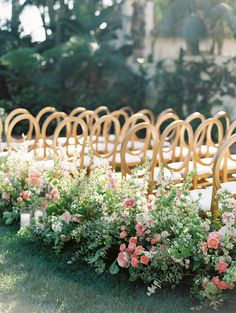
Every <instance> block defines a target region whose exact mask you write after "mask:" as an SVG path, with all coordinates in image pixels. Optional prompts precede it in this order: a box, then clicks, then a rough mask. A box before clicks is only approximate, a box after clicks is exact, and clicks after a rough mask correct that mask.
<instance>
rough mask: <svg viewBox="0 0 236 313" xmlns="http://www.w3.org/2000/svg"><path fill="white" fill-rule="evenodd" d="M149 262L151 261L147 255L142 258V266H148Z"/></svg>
mask: <svg viewBox="0 0 236 313" xmlns="http://www.w3.org/2000/svg"><path fill="white" fill-rule="evenodd" d="M149 261H150V259H149V257H148V256H147V255H142V256H141V259H140V262H141V263H142V264H144V265H148V263H149Z"/></svg>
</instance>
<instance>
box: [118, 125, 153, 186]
mask: <svg viewBox="0 0 236 313" xmlns="http://www.w3.org/2000/svg"><path fill="white" fill-rule="evenodd" d="M140 131H141V132H143V131H146V136H145V142H144V145H143V149H139V150H138V151H137V150H136V149H135V150H134V151H133V150H132V147H131V148H130V144H129V143H130V141H132V138H133V137H135V138H137V137H138V135H137V133H138V132H140ZM151 141H153V150H152V156H151V160H150V164H149V166H148V167H147V168H146V169H145V171H146V172H147V171H148V172H150V179H151V180H150V184H151V185H153V172H154V168H155V165H156V156H157V153H158V143H159V142H158V137H157V133H156V129H155V127H154V126H153V125H151V124H150V122H143V123H139V124H137V125H134V126H133V127H132V128H131V129H129V131H128V133H127V134H126V136H125V138H124V140H123V142H122V147H121V152H120V153H121V172H122V176H123V177H125V176H126V175H128V174H131V172H132V169H133V167H134V166H135V165H140V164H142V163H144V162H145V158H146V152H147V149H148V147H149V146H150V143H151ZM129 156H134V157H135V159H136V161H135V162H133V161H132V160H131V161H130V160H129ZM135 163H136V164H135ZM144 174H145V173H141V174H140V176H143V175H144Z"/></svg>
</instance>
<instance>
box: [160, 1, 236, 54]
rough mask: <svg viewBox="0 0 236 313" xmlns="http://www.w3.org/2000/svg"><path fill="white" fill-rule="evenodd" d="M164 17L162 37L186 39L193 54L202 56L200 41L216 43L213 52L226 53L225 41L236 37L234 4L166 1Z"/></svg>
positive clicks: (188, 49) (163, 2)
mask: <svg viewBox="0 0 236 313" xmlns="http://www.w3.org/2000/svg"><path fill="white" fill-rule="evenodd" d="M162 6H163V8H164V14H163V17H162V19H161V22H160V25H159V32H158V33H159V34H162V35H165V36H174V37H176V36H183V38H184V39H185V41H186V44H187V52H188V53H189V54H193V55H196V54H199V53H200V50H199V45H200V41H201V40H202V39H204V38H206V37H208V38H211V39H212V45H211V49H210V52H211V53H214V51H215V48H216V47H217V53H218V54H221V53H222V47H223V40H224V38H225V36H228V35H229V34H230V33H232V34H233V36H234V37H236V13H235V11H234V8H235V3H234V0H229V1H227V2H221V1H220V0H166V1H163V0H162Z"/></svg>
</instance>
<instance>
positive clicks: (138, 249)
mask: <svg viewBox="0 0 236 313" xmlns="http://www.w3.org/2000/svg"><path fill="white" fill-rule="evenodd" d="M143 251H144V248H143V247H142V246H137V248H136V249H135V252H136V253H137V254H141V253H143Z"/></svg>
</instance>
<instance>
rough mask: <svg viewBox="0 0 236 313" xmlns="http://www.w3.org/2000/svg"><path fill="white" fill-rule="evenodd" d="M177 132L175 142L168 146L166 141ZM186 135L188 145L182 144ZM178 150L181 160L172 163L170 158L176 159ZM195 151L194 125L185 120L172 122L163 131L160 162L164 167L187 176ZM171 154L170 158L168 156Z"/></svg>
mask: <svg viewBox="0 0 236 313" xmlns="http://www.w3.org/2000/svg"><path fill="white" fill-rule="evenodd" d="M173 133H175V134H176V136H175V138H174V140H173V142H170V145H169V146H167V145H166V142H167V141H168V140H169V138H170V137H171V134H173ZM181 136H184V137H185V140H186V146H181V142H182V138H181ZM177 151H178V158H179V159H180V161H179V162H175V163H171V162H170V160H171V161H172V160H175V159H176V153H177ZM192 151H193V130H192V127H191V126H190V125H189V123H187V122H186V121H183V120H178V121H174V122H172V123H171V124H170V125H168V126H167V128H166V129H165V130H164V131H163V133H162V135H161V138H160V144H159V162H160V163H161V164H162V166H163V167H164V168H167V169H168V170H170V171H173V172H178V173H180V174H181V175H182V176H183V177H184V178H185V177H186V175H187V173H188V169H189V162H190V161H191V159H192ZM167 154H168V155H169V158H168V157H167Z"/></svg>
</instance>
